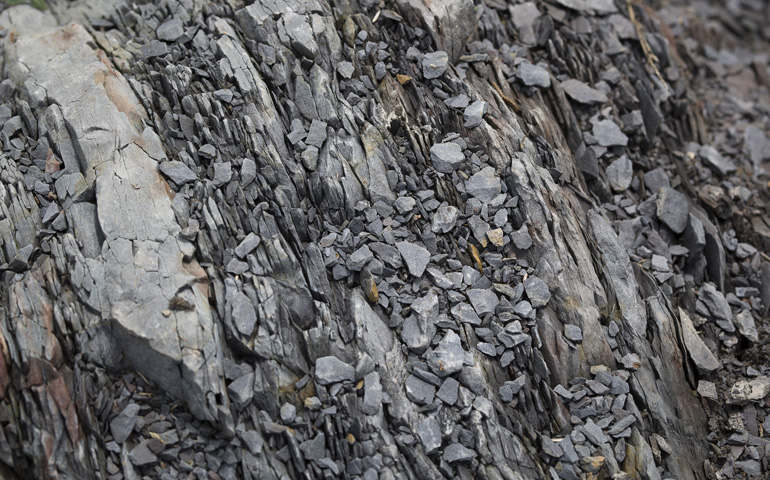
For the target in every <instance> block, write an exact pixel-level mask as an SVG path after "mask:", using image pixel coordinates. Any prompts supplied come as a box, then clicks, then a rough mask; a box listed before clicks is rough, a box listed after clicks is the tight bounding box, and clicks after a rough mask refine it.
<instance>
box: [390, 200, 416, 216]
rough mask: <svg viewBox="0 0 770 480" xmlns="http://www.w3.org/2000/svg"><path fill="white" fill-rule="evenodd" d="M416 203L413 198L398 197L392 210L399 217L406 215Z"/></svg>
mask: <svg viewBox="0 0 770 480" xmlns="http://www.w3.org/2000/svg"><path fill="white" fill-rule="evenodd" d="M416 203H417V201H416V200H415V199H414V198H413V197H398V198H397V199H396V201H395V202H394V203H393V208H395V209H396V211H397V212H398V213H400V214H401V215H406V214H408V213H410V212H411V211H412V209H413V208H414V206H415V204H416Z"/></svg>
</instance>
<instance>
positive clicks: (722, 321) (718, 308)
mask: <svg viewBox="0 0 770 480" xmlns="http://www.w3.org/2000/svg"><path fill="white" fill-rule="evenodd" d="M696 308H697V309H698V313H700V314H701V315H704V316H707V317H710V318H712V319H714V321H715V322H716V323H717V325H719V326H720V327H721V328H722V329H723V330H725V331H726V332H728V333H732V332H734V331H735V326H734V325H733V322H732V320H733V314H732V310H731V309H730V304H729V303H727V299H725V296H724V295H722V292H720V291H718V290H717V289H716V288H715V287H714V286H713V285H711V284H710V283H704V284H703V285H701V287H700V291H698V302H697V304H696Z"/></svg>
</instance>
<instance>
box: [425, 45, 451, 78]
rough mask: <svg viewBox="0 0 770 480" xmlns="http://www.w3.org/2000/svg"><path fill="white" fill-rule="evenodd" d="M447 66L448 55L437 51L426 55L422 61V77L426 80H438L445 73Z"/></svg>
mask: <svg viewBox="0 0 770 480" xmlns="http://www.w3.org/2000/svg"><path fill="white" fill-rule="evenodd" d="M448 66H449V55H447V53H446V52H444V51H442V50H439V51H436V52H430V53H426V54H425V56H424V57H423V59H422V75H423V77H425V79H426V80H431V79H433V78H439V77H440V76H442V75H443V74H444V72H446V70H447V67H448Z"/></svg>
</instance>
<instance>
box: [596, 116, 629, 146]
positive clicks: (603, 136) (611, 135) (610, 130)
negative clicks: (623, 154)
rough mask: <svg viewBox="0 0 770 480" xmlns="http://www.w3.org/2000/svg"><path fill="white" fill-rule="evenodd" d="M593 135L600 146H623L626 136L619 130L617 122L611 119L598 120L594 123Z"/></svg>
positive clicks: (626, 140) (625, 143)
mask: <svg viewBox="0 0 770 480" xmlns="http://www.w3.org/2000/svg"><path fill="white" fill-rule="evenodd" d="M593 134H594V137H596V139H597V140H598V141H599V145H601V146H602V147H614V146H620V147H625V146H626V145H627V144H628V137H627V136H626V134H625V133H623V132H622V131H621V130H620V127H619V126H618V124H617V123H615V122H614V121H612V120H600V121H598V122H596V123H595V124H594V129H593Z"/></svg>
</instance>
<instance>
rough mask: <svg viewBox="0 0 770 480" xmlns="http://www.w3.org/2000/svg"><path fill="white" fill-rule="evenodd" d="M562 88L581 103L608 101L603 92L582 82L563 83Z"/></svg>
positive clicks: (571, 80) (573, 80)
mask: <svg viewBox="0 0 770 480" xmlns="http://www.w3.org/2000/svg"><path fill="white" fill-rule="evenodd" d="M561 88H563V89H564V92H565V93H566V94H567V95H569V97H570V98H571V99H573V100H575V101H576V102H579V103H585V104H591V103H606V102H607V100H608V99H607V95H605V94H604V93H603V92H600V91H599V90H595V89H593V88H591V87H589V86H588V85H586V84H585V83H583V82H581V81H580V80H575V79H573V78H571V79H569V80H566V81H564V82H562V84H561ZM616 126H617V125H616ZM594 135H595V134H594Z"/></svg>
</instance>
